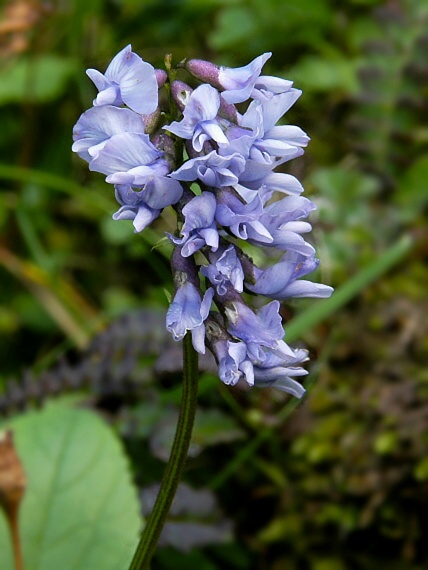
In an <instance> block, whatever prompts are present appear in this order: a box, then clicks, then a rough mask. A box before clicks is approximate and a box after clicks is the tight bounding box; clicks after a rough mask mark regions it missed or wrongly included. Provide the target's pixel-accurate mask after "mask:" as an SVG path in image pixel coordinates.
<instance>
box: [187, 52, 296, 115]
mask: <svg viewBox="0 0 428 570" xmlns="http://www.w3.org/2000/svg"><path fill="white" fill-rule="evenodd" d="M271 55H272V54H271V53H270V52H267V53H264V54H262V55H259V56H258V57H256V58H255V59H253V61H251V62H250V63H248V64H247V65H244V66H243V67H236V68H232V67H223V66H220V67H219V66H217V65H214V64H213V63H211V62H209V61H204V60H201V59H191V60H189V61H187V62H186V63H185V64H184V67H185V68H186V69H187V70H188V71H189V72H190V73H191V74H192V75H193V76H195V77H197V78H198V79H201V80H202V81H207V82H208V83H210V84H211V85H214V86H215V87H217V88H218V89H221V90H222V94H221V95H222V98H223V99H224V100H225V101H226V102H227V103H229V104H230V103H242V102H243V101H247V100H248V99H249V98H250V97H252V98H253V99H262V100H265V99H270V98H271V97H272V96H273V95H274V94H278V93H284V92H286V91H288V90H289V89H290V87H291V86H292V85H293V82H292V81H288V80H286V79H281V78H280V77H271V76H267V75H265V76H261V75H260V72H261V70H262V68H263V66H264V64H265V63H266V61H267V60H268V59H269V58H270V57H271Z"/></svg>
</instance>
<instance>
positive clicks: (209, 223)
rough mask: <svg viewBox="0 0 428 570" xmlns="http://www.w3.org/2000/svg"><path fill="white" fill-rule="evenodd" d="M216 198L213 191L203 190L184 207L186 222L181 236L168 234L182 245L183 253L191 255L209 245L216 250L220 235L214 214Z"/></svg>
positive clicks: (173, 240) (183, 254)
mask: <svg viewBox="0 0 428 570" xmlns="http://www.w3.org/2000/svg"><path fill="white" fill-rule="evenodd" d="M215 210H216V199H215V197H214V194H212V193H211V192H202V194H201V195H200V196H195V197H194V198H192V199H191V200H190V201H189V202H188V203H187V204H186V205H185V206H184V208H183V215H184V220H185V221H184V224H183V227H182V229H181V232H180V233H181V235H182V237H181V238H177V237H175V236H173V235H171V234H168V236H169V238H170V240H171V241H172V242H173V243H175V244H176V245H181V246H182V250H181V255H182V256H183V257H189V256H190V255H193V254H194V253H195V252H196V251H198V250H199V249H201V248H202V247H204V246H205V245H208V246H209V247H210V248H211V249H212V250H213V251H216V250H217V248H218V244H219V235H218V231H217V226H216V223H215V219H214V215H215Z"/></svg>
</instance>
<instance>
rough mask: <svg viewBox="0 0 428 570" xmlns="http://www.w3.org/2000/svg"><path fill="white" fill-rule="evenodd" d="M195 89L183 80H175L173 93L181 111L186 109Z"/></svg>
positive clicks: (172, 86) (172, 88)
mask: <svg viewBox="0 0 428 570" xmlns="http://www.w3.org/2000/svg"><path fill="white" fill-rule="evenodd" d="M192 91H193V89H192V88H191V87H190V86H189V85H187V83H184V82H183V81H173V82H172V84H171V95H172V98H173V99H174V101H175V102H176V104H177V107H178V108H179V109H180V111H184V108H185V107H186V105H187V102H188V100H189V97H190V95H191V94H192Z"/></svg>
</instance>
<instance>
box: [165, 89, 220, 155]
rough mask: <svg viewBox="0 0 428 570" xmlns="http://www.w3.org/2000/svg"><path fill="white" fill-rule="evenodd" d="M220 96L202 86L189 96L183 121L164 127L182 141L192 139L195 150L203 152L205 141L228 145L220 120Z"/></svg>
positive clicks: (213, 90)
mask: <svg viewBox="0 0 428 570" xmlns="http://www.w3.org/2000/svg"><path fill="white" fill-rule="evenodd" d="M219 108H220V95H219V93H218V91H217V90H216V89H214V87H211V86H210V85H200V86H199V87H197V88H196V89H195V90H194V91H193V92H192V93H191V95H189V97H188V100H187V102H186V106H185V107H184V111H183V119H182V120H181V121H174V122H173V123H171V124H170V125H168V126H166V127H164V128H165V129H166V130H167V131H169V132H171V133H174V134H175V135H176V136H178V137H181V138H182V139H191V140H192V144H193V148H194V149H195V150H196V151H198V152H199V151H201V150H202V147H203V144H204V142H205V141H208V140H214V141H215V142H217V143H227V142H228V141H227V138H226V135H225V134H224V132H223V129H222V128H221V126H220V124H219V122H218V120H217V115H218V110H219Z"/></svg>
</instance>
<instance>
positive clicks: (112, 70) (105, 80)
mask: <svg viewBox="0 0 428 570" xmlns="http://www.w3.org/2000/svg"><path fill="white" fill-rule="evenodd" d="M86 73H87V75H88V76H89V77H90V79H91V80H92V81H93V82H94V84H95V86H96V87H97V89H98V91H99V93H98V95H97V97H96V99H95V100H94V105H116V106H120V105H123V104H125V105H127V106H128V107H129V108H130V109H132V110H133V111H135V112H136V113H141V114H143V115H149V114H150V113H153V112H154V111H155V110H156V108H157V106H158V82H157V79H156V73H155V70H154V68H153V66H152V65H150V63H147V62H145V61H143V60H142V59H141V57H140V56H138V55H137V54H135V53H134V52H132V50H131V46H130V45H128V46H126V47H125V48H124V49H123V50H122V51H121V52H119V53H118V54H117V55H116V56H115V57H114V58H113V59H112V61H111V63H110V65H109V66H108V67H107V70H106V72H105V74H102V73H101V72H99V71H97V70H96V69H88V70H87V71H86Z"/></svg>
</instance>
